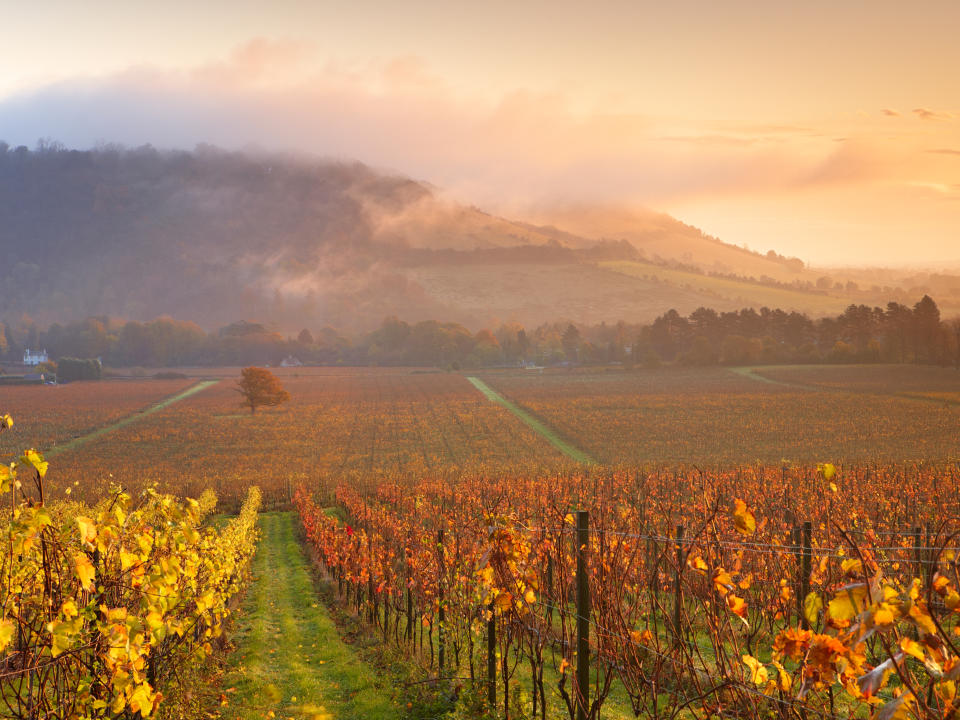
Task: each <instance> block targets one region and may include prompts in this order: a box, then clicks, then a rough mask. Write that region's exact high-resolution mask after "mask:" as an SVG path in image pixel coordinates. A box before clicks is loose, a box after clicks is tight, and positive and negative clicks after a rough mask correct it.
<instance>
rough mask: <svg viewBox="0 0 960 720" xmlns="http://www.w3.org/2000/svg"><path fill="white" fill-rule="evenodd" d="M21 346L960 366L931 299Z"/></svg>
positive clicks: (152, 328)
mask: <svg viewBox="0 0 960 720" xmlns="http://www.w3.org/2000/svg"><path fill="white" fill-rule="evenodd" d="M25 348H32V349H39V348H43V349H46V350H47V351H48V352H49V354H50V357H51V358H53V359H60V358H99V359H100V360H101V361H102V362H103V364H104V365H107V366H112V367H136V366H141V367H177V366H186V365H210V366H216V365H278V364H280V363H281V362H282V361H283V360H284V359H292V360H294V361H295V362H300V363H304V364H322V365H335V364H340V365H371V364H376V365H413V366H430V367H445V368H453V369H459V368H472V367H490V366H497V365H519V364H521V363H536V364H540V365H558V364H577V365H581V364H582V365H589V364H605V363H623V364H627V365H631V364H642V365H646V366H656V365H659V364H661V363H677V364H684V365H716V364H723V365H749V364H772V363H819V362H829V363H846V362H851V363H852V362H858V363H873V362H886V363H925V364H941V365H957V366H958V367H960V319H954V320H950V321H946V322H945V321H944V320H943V319H942V318H941V317H940V310H939V308H938V307H937V304H936V302H934V300H933V299H932V298H930V297H929V296H926V295H925V296H924V297H923V298H922V299H921V300H919V301H918V302H917V303H916V304H915V305H914V306H913V307H909V306H907V305H902V304H899V303H895V302H891V303H888V304H887V306H886V307H885V308H880V307H869V306H866V305H850V306H849V307H848V308H847V309H846V310H844V312H843V313H841V314H840V315H838V316H836V317H824V318H811V317H809V316H807V315H804V314H802V313H797V312H785V311H783V310H771V309H769V308H761V309H760V310H754V309H752V308H747V309H743V310H739V311H732V312H717V311H716V310H712V309H709V308H700V309H698V310H695V311H694V312H692V313H690V314H689V315H686V316H684V315H680V314H679V313H678V312H677V311H675V310H670V311H668V312H666V313H664V314H663V315H661V316H660V317H658V318H657V319H656V320H654V321H653V322H652V323H650V324H630V323H625V322H620V323H616V324H607V323H601V324H599V325H574V324H572V323H568V322H554V323H545V324H543V325H540V326H538V327H536V328H530V329H528V328H525V327H523V326H522V325H520V324H518V323H502V324H500V325H498V326H497V327H495V328H493V329H482V330H480V331H478V332H471V331H470V330H468V329H467V328H466V327H464V326H463V325H460V324H457V323H444V322H439V321H435V320H425V321H421V322H415V323H408V322H405V321H403V320H400V319H398V318H396V317H388V318H386V319H385V320H384V321H383V322H382V323H381V325H380V327H378V328H377V329H376V330H374V331H372V332H369V333H366V334H363V335H359V336H355V337H351V336H349V335H347V334H344V333H342V332H340V331H338V330H336V329H334V328H331V327H324V328H321V329H320V330H317V331H311V330H309V329H303V330H301V331H300V332H299V333H298V334H297V335H296V336H284V335H283V334H281V333H279V332H277V331H276V330H274V329H271V328H269V327H268V326H266V325H264V324H262V323H256V322H248V321H239V322H235V323H232V324H230V325H227V326H224V327H221V328H219V329H218V330H216V331H214V332H207V331H205V330H204V329H202V328H201V327H199V326H198V325H195V324H194V323H190V322H183V321H179V320H175V319H172V318H167V317H164V318H158V319H156V320H152V321H149V322H135V321H129V322H123V321H118V320H113V319H110V318H107V317H91V318H87V319H86V320H84V321H82V322H78V323H72V324H67V325H60V324H58V323H54V324H53V325H50V326H49V327H48V328H46V329H45V330H41V329H40V328H38V327H37V326H36V324H34V323H32V322H30V321H29V319H28V318H24V319H21V320H20V321H18V322H15V323H8V324H0V358H3V359H5V360H6V361H8V362H16V361H17V360H18V359H19V358H21V357H22V354H23V350H24V349H25Z"/></svg>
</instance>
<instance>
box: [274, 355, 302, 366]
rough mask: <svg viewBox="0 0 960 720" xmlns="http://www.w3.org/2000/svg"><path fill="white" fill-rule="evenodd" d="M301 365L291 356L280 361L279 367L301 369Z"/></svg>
mask: <svg viewBox="0 0 960 720" xmlns="http://www.w3.org/2000/svg"><path fill="white" fill-rule="evenodd" d="M302 365H303V363H302V362H300V361H299V360H298V359H297V358H295V357H294V356H293V355H287V357H285V358H284V359H283V360H281V361H280V367H301V366H302Z"/></svg>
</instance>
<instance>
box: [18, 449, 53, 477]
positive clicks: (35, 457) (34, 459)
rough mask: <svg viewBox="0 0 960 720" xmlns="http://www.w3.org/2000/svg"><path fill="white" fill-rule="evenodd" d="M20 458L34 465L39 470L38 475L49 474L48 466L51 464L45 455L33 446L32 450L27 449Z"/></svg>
mask: <svg viewBox="0 0 960 720" xmlns="http://www.w3.org/2000/svg"><path fill="white" fill-rule="evenodd" d="M20 460H21V461H22V462H23V463H24V464H26V465H30V466H32V467H33V469H34V470H36V471H37V475H39V476H40V477H44V476H45V475H46V474H47V467H48V466H49V465H50V463H48V462H47V461H46V460H44V459H43V455H41V454H40V453H38V452H37V451H36V450H34V449H33V448H31V449H30V450H25V451H24V453H23V455H22V456H21V458H20Z"/></svg>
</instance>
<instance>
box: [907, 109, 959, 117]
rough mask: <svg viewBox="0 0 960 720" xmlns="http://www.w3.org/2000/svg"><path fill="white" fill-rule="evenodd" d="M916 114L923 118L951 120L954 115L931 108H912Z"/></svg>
mask: <svg viewBox="0 0 960 720" xmlns="http://www.w3.org/2000/svg"><path fill="white" fill-rule="evenodd" d="M910 112H912V113H913V114H914V115H916V116H917V117H918V118H920V119H921V120H951V119H953V115H952V114H950V113H948V112H939V111H937V110H930V109H929V108H922V107H921V108H914V109H913V110H911V111H910Z"/></svg>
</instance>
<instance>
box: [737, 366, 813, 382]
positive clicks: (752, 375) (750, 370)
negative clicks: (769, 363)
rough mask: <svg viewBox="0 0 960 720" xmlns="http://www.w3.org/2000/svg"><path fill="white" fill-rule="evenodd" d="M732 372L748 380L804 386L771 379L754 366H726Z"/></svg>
mask: <svg viewBox="0 0 960 720" xmlns="http://www.w3.org/2000/svg"><path fill="white" fill-rule="evenodd" d="M727 370H729V371H730V372H732V373H736V374H737V375H740V376H742V377H745V378H747V379H749V380H756V381H757V382H762V383H769V384H770V385H785V386H786V387H806V386H804V385H797V384H795V383H788V382H781V381H780V380H773V379H771V378H768V377H764V376H763V375H761V374H759V373H758V372H757V369H756V368H754V367H731V368H727Z"/></svg>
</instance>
